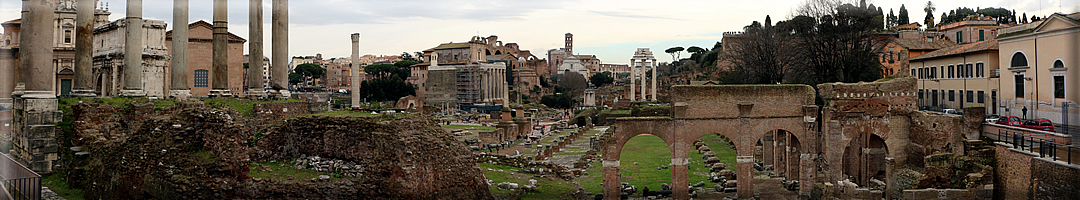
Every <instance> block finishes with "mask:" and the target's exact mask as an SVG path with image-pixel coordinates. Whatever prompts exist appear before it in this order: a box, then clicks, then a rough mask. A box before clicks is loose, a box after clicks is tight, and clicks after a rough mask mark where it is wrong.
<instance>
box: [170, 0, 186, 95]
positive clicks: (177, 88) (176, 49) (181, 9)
mask: <svg viewBox="0 0 1080 200" xmlns="http://www.w3.org/2000/svg"><path fill="white" fill-rule="evenodd" d="M172 33H173V35H172V36H173V39H172V48H173V49H172V61H171V62H172V69H170V70H169V71H171V72H172V73H171V77H170V82H171V84H170V86H169V97H173V98H180V99H185V98H188V97H190V96H191V88H188V73H189V71H188V53H187V51H188V0H173V32H172Z"/></svg>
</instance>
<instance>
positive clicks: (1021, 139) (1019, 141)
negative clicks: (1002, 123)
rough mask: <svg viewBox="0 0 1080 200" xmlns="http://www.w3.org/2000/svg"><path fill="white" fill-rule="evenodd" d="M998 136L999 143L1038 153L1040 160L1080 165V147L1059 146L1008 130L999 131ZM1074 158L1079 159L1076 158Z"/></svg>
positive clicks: (1049, 141)
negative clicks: (1061, 161)
mask: <svg viewBox="0 0 1080 200" xmlns="http://www.w3.org/2000/svg"><path fill="white" fill-rule="evenodd" d="M996 136H997V137H996V138H995V139H996V140H997V141H1000V142H1005V143H1007V144H1010V145H1012V146H1013V148H1016V149H1019V150H1024V151H1029V152H1033V153H1038V154H1039V157H1040V158H1051V159H1053V160H1054V161H1057V160H1063V161H1065V162H1066V163H1069V164H1073V163H1074V162H1078V163H1077V164H1080V146H1077V145H1064V144H1058V143H1055V142H1054V141H1053V140H1048V139H1043V138H1038V137H1036V136H1032V135H1030V134H1027V133H1023V132H1018V131H1012V130H1007V129H998V131H997V134H996ZM1060 153H1064V154H1065V155H1064V156H1065V157H1060V155H1059V154H1060ZM1074 156H1075V157H1078V158H1074Z"/></svg>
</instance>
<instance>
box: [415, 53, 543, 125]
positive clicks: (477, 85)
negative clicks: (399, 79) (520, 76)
mask: <svg viewBox="0 0 1080 200" xmlns="http://www.w3.org/2000/svg"><path fill="white" fill-rule="evenodd" d="M423 52H424V57H426V58H427V59H425V60H427V61H426V62H424V63H420V64H416V65H414V66H412V67H411V69H410V70H412V77H410V79H409V80H407V81H409V82H411V83H413V84H417V86H418V87H417V91H416V94H417V96H418V97H420V98H421V99H423V100H424V104H425V105H430V106H433V107H439V108H461V107H462V106H469V105H477V104H486V105H495V104H501V105H506V104H507V102H508V101H509V100H510V98H509V90H510V83H511V82H512V81H514V79H512V78H513V75H514V74H515V73H513V72H514V69H515V68H514V65H513V62H515V61H517V62H518V63H526V65H523V66H526V67H527V66H528V63H539V62H544V61H543V60H539V59H536V57H535V56H533V55H532V53H530V52H529V51H522V50H520V49H518V46H517V44H514V43H509V44H506V45H503V42H502V41H499V40H498V36H494V35H492V36H489V37H473V38H472V39H471V40H470V41H469V42H461V43H454V42H451V43H444V44H440V45H439V46H436V47H434V48H431V49H427V50H424V51H423ZM506 54H510V55H506ZM413 77H415V79H414V78H413Z"/></svg>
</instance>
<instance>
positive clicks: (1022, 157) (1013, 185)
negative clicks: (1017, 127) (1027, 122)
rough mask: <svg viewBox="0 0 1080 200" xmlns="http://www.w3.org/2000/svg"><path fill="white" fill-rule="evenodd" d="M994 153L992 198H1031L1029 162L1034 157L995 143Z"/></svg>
mask: <svg viewBox="0 0 1080 200" xmlns="http://www.w3.org/2000/svg"><path fill="white" fill-rule="evenodd" d="M994 152H995V153H996V155H997V165H996V166H994V168H995V169H997V174H994V177H995V179H994V187H995V188H994V196H996V197H1002V199H1030V197H1031V161H1032V159H1031V158H1032V157H1033V156H1035V155H1034V154H1031V153H1030V152H1025V151H1021V150H1017V149H1013V148H1011V145H1008V144H1004V143H997V145H996V147H995V149H994Z"/></svg>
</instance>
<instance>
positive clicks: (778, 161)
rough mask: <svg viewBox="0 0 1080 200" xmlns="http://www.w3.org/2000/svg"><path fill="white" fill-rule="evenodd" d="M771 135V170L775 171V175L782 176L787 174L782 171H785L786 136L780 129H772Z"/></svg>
mask: <svg viewBox="0 0 1080 200" xmlns="http://www.w3.org/2000/svg"><path fill="white" fill-rule="evenodd" d="M773 135H774V136H773V139H774V140H773V146H774V147H775V149H774V151H773V160H774V161H773V171H774V172H776V175H777V176H784V175H787V174H785V173H784V172H787V162H785V161H787V159H786V157H784V155H785V154H784V153H785V148H784V147H786V146H787V140H785V139H787V136H785V135H784V133H783V132H781V131H780V130H774V131H773Z"/></svg>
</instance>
